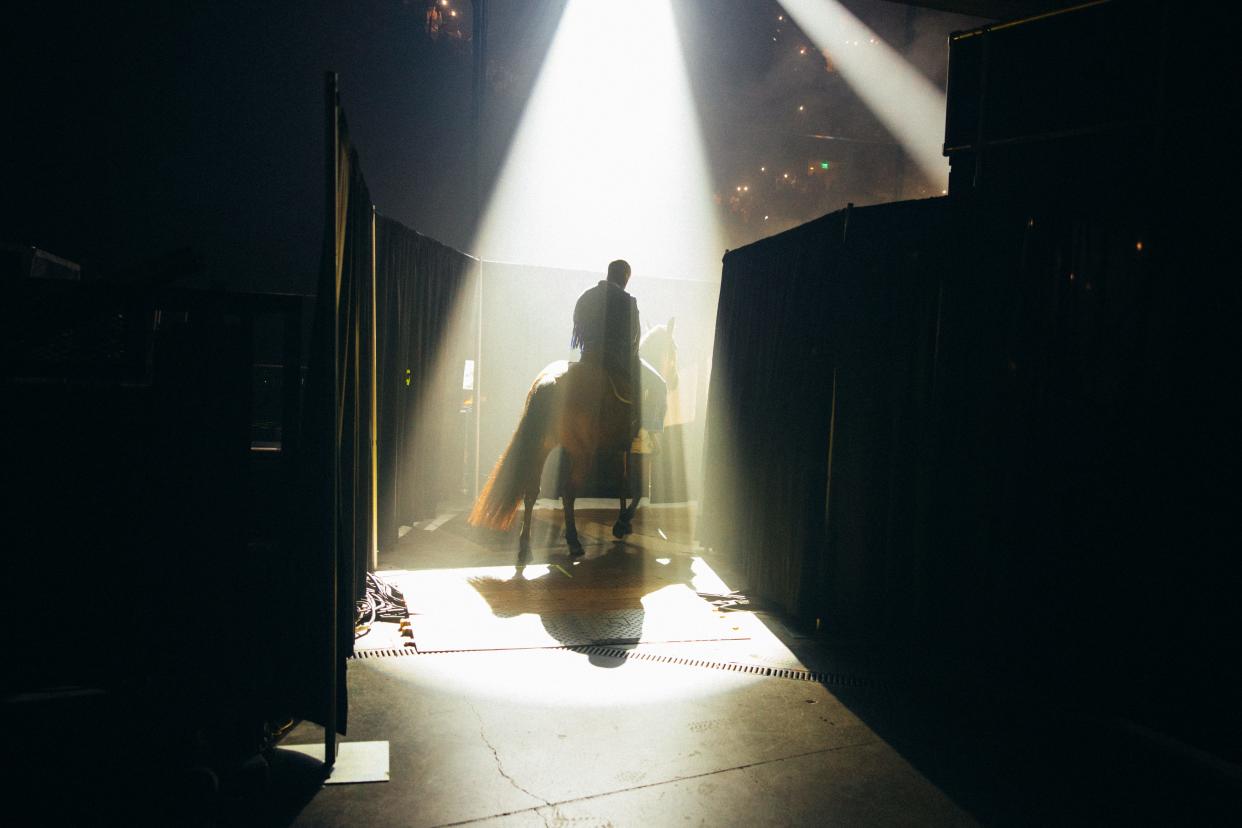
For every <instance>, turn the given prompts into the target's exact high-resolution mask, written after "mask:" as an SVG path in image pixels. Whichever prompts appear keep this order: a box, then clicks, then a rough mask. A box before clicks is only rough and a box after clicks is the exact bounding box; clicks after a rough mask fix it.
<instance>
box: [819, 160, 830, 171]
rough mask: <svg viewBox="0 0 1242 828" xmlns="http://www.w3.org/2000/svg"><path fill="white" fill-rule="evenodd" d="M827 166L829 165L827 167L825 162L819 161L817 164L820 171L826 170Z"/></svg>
mask: <svg viewBox="0 0 1242 828" xmlns="http://www.w3.org/2000/svg"><path fill="white" fill-rule="evenodd" d="M828 166H829V165H828V162H827V161H820V162H819V168H820V169H821V170H826V169H828Z"/></svg>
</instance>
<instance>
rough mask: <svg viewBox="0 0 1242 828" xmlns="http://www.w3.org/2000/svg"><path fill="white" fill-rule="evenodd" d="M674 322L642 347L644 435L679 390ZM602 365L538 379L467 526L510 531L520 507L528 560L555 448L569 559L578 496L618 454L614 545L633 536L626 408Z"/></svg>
mask: <svg viewBox="0 0 1242 828" xmlns="http://www.w3.org/2000/svg"><path fill="white" fill-rule="evenodd" d="M675 322H676V319H670V320H669V322H668V324H667V325H657V326H655V327H654V328H651V329H650V330H648V331H647V332H646V333H645V334H644V335H643V337H642V339H641V342H640V344H639V350H638V353H639V357H640V364H641V367H642V374H643V376H642V381H641V383H640V387H641V392H640V394H641V397H640V400H641V401H642V403H643V409H644V416H643V425H644V427H647V428H648V430H649V431H658V430H659V429H661V428H663V421H664V409H665V405H664V402H665V393H666V391H667V390H673V389H675V388H676V387H677V344H676V342H675V341H674V339H673V326H674V324H675ZM634 402H635V401H634V400H632V399H626V398H625V397H624V396H623V394H622V393H621V391H620V390H619V389H618V388H617V386H616V384H615V382H614V381H613V380H612V378H611V377H610V376H609V374H608V371H607V370H606V369H605V368H604V366H603V364H602V363H601V362H598V361H596V360H582V361H579V362H572V363H571V362H568V361H566V360H559V361H557V362H553V363H552V364H551V365H549V366H547V367H546V368H544V369H543V370H542V371H540V372H539V375H538V376H537V377H535V381H534V382H533V383H532V384H531V387H530V391H529V392H528V393H527V394H526V405H525V407H524V408H523V410H522V417H521V419H520V420H519V421H518V424H517V428H516V429H514V432H513V437H512V439H510V441H509V446H508V448H506V449H505V451H504V453H503V454H501V455H500V459H499V460H498V461H497V462H496V466H495V468H493V469H492V473H491V474H490V475H489V476H488V478H487V483H486V484H485V485H484V486H483V489H482V491H480V492H479V496H478V499H477V500H475V502H474V506H473V508H472V509H471V511H470V516H469V517H468V518H467V522H468V523H469V524H470V525H471V526H486V527H489V528H492V529H498V530H501V531H507V530H508V529H509V528H510V527H511V526H512V525H513V520H514V518H515V517H516V515H517V510H518V506H519V505H520V504H522V503H524V504H525V507H526V510H525V512H524V513H523V518H522V530H521V533H520V535H519V536H518V545H519V550H520V552H521V554H522V555H523V556H527V555H529V553H530V531H531V515H532V512H533V511H534V508H535V501H536V500H537V499H538V497H539V478H540V477H541V476H542V474H543V464H544V462H545V461H546V460H547V458H548V454H549V453H550V452H551V451H552V449H553V448H555V447H556V446H560V447H561V449H562V451H563V452H564V453H565V456H566V458H567V460H568V475H567V480H566V481H565V486H564V490H563V492H562V494H561V501H562V503H563V504H564V507H565V542H566V543H567V544H568V546H569V554H570V555H571V556H573V557H576V556H578V555H581V554H583V548H582V542H581V541H580V540H579V538H578V528H577V526H576V525H575V523H574V499H575V496H576V493H577V492H578V491H579V490H580V489H581V488H582V485H583V483H584V482H585V480H586V476H587V473H588V472H589V471H590V469H591V464H592V462H593V461H594V459H595V457H596V456H597V455H598V454H600V453H601V452H619V453H621V454H622V457H623V458H624V460H623V463H622V485H621V494H620V501H621V511H620V514H619V515H618V516H617V522H616V523H615V524H613V527H612V534H613V537H615V538H616V539H617V540H621V539H623V538H624V537H625V536H626V535H629V534H630V533H631V532H633V519H634V513H635V512H636V511H637V510H638V502H639V498H634V499H633V501H632V502H631V503H629V504H628V505H627V503H626V500H627V498H626V494H627V492H628V491H629V462H628V457H629V451H630V448H631V445H632V442H633V441H632V439H631V428H632V426H631V422H632V421H631V413H630V412H631V408H630V407H631V406H632V405H633V404H634Z"/></svg>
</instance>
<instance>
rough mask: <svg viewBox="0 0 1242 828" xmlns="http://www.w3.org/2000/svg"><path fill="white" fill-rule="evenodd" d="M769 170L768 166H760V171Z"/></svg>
mask: <svg viewBox="0 0 1242 828" xmlns="http://www.w3.org/2000/svg"><path fill="white" fill-rule="evenodd" d="M767 171H768V168H767V167H760V168H759V172H767Z"/></svg>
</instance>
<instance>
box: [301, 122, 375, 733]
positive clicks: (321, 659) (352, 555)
mask: <svg viewBox="0 0 1242 828" xmlns="http://www.w3.org/2000/svg"><path fill="white" fill-rule="evenodd" d="M337 124H338V128H337V136H336V146H337V151H336V153H335V159H336V170H335V173H336V174H335V187H334V191H335V204H334V205H333V204H331V203H330V204H329V209H328V211H327V213H328V216H327V225H328V226H327V228H326V232H325V244H324V257H323V268H322V272H321V276H320V282H319V290H318V296H317V299H316V306H315V320H314V327H313V333H312V343H311V359H310V367H309V375H308V378H307V389H306V404H305V407H304V411H305V415H304V416H305V418H306V419H305V423H306V425H305V427H304V428H303V437H304V440H305V445H306V451H305V454H304V458H305V463H306V467H305V473H304V475H303V483H304V484H305V485H306V486H307V488H308V491H307V496H306V497H305V498H304V501H303V502H304V503H305V504H306V507H307V513H306V515H305V518H304V521H303V523H304V526H305V528H306V531H307V536H306V538H307V540H306V549H307V553H308V555H309V556H310V558H311V559H312V560H314V561H317V564H316V565H314V566H311V567H308V569H307V570H306V572H305V573H304V574H303V582H302V586H303V587H304V589H305V591H306V594H305V596H304V600H303V606H305V607H307V617H306V622H305V624H306V638H307V647H308V650H309V651H310V652H311V654H312V657H311V658H310V659H309V662H310V663H311V664H316V665H320V667H319V669H322V670H323V671H325V672H324V673H322V674H316V675H312V676H310V678H311V679H312V680H311V681H309V682H307V684H306V694H307V695H306V697H305V698H304V699H303V700H302V702H303V704H302V709H303V710H305V711H306V716H307V718H310V719H313V720H316V721H320V722H326V721H327V715H326V714H327V708H325V706H324V704H325V701H326V699H327V696H326V694H324V693H323V690H322V688H324V687H327V686H329V685H330V682H331V680H332V679H331V673H330V672H327V671H329V666H328V665H329V659H328V656H327V653H326V651H324V650H322V649H321V648H322V647H324V646H326V642H325V641H324V635H325V631H324V630H323V626H322V620H323V619H324V618H325V617H328V616H330V614H331V613H330V604H329V602H330V601H333V600H334V601H335V604H336V608H337V609H336V616H335V618H336V629H335V634H336V658H335V659H334V660H333V662H334V663H333V666H332V667H331V671H334V672H335V676H336V678H335V680H336V682H337V685H336V686H337V688H338V693H337V695H336V699H337V708H336V724H337V727H338V730H339V731H340V732H345V726H346V713H347V710H348V704H347V700H346V692H345V687H346V685H345V659H346V658H348V657H349V656H350V655H352V653H353V643H354V635H353V629H354V605H355V602H356V601H358V600H359V599H360V598H361V597H362V596H363V594H364V591H365V589H366V572H367V567H368V563H369V559H370V549H371V543H372V537H373V526H374V524H373V520H372V514H373V511H372V503H373V501H372V497H373V480H374V475H373V473H372V464H373V459H372V436H371V435H372V423H373V417H372V377H373V375H374V370H373V360H372V354H373V348H372V345H373V342H374V339H373V336H372V324H373V307H374V304H373V303H374V244H373V222H374V209H373V207H372V204H371V197H370V193H369V192H368V190H367V185H366V180H365V178H364V177H363V175H362V169H361V166H360V164H359V163H358V156H357V152H356V151H355V150H354V149H353V148H352V147H351V145H350V142H349V131H348V127H347V125H346V123H345V119H344V117H343V116H341V117H340V118H339V120H338V121H337ZM334 527H335V537H334V534H333V533H334ZM334 546H335V548H334ZM334 562H335V564H334ZM334 566H335V571H334ZM331 583H335V584H336V594H335V597H333V596H332V593H331V591H330V590H329V589H328V587H327V585H328V584H331ZM311 672H312V673H317V670H315V669H314V668H312V669H311Z"/></svg>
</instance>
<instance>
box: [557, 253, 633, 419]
mask: <svg viewBox="0 0 1242 828" xmlns="http://www.w3.org/2000/svg"><path fill="white" fill-rule="evenodd" d="M629 280H630V266H629V264H628V263H627V262H625V261H623V260H621V259H618V260H616V261H614V262H612V263H610V264H609V265H608V278H606V279H605V280H603V281H601V282H600V283H599V284H597V285H596V286H595V287H593V288H590V289H589V290H587V291H586V292H585V293H583V294H582V296H580V297H579V298H578V303H577V304H576V305H575V306H574V332H573V337H572V339H571V340H570V344H571V346H572V347H574V348H579V349H581V351H582V361H583V362H595V361H598V362H599V363H600V364H602V365H603V366H604V369H605V370H606V371H607V373H608V376H609V377H611V379H612V383H613V390H614V391H615V392H616V395H617V396H618V397H620V398H622V400H623V401H624V402H626V403H627V404H629V405H630V406H631V419H632V420H633V422H634V425H635V427H634V428H633V431H634V432H635V433H637V430H638V429H637V423H638V417H639V405H638V394H639V376H640V375H639V361H638V342H639V338H640V334H641V329H640V326H639V322H638V302H637V301H636V300H635V299H634V297H633V296H631V295H630V294H629V293H627V292H626V290H625V286H626V285H627V284H628V283H629Z"/></svg>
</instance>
